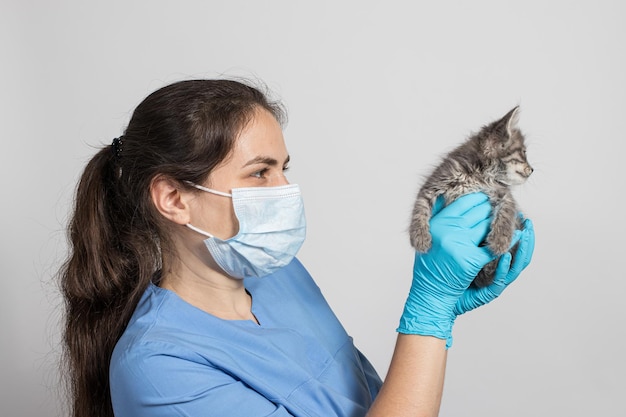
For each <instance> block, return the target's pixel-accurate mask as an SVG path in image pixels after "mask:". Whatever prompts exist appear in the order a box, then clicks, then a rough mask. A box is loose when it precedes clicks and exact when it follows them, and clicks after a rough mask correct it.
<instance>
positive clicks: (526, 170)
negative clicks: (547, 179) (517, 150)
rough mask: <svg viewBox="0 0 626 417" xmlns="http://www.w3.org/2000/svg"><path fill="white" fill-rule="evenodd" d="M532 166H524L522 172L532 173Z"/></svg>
mask: <svg viewBox="0 0 626 417" xmlns="http://www.w3.org/2000/svg"><path fill="white" fill-rule="evenodd" d="M533 171H534V170H533V167H531V166H530V165H527V166H526V168H524V174H526V176H527V177H528V176H530V174H532V173H533Z"/></svg>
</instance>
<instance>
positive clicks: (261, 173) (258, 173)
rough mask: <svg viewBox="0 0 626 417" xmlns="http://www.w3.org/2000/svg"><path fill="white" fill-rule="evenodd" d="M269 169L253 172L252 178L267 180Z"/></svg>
mask: <svg viewBox="0 0 626 417" xmlns="http://www.w3.org/2000/svg"><path fill="white" fill-rule="evenodd" d="M267 170H268V168H263V169H261V170H258V171H255V172H253V173H252V174H251V175H250V176H251V177H254V178H265V174H267Z"/></svg>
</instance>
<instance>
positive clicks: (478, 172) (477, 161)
mask: <svg viewBox="0 0 626 417" xmlns="http://www.w3.org/2000/svg"><path fill="white" fill-rule="evenodd" d="M518 121H519V107H515V108H513V109H512V110H511V111H509V112H508V113H507V114H506V115H505V116H504V117H502V118H501V119H499V120H496V121H494V122H492V123H491V124H489V125H486V126H484V127H483V128H482V129H481V130H480V131H478V132H477V133H475V134H473V135H471V136H470V137H469V138H468V139H467V140H466V141H465V142H464V143H462V144H461V145H460V146H459V147H457V148H456V149H454V150H452V151H451V152H450V153H448V154H447V155H446V156H445V157H444V158H443V160H442V161H441V163H440V164H439V166H437V167H436V168H435V170H434V171H433V172H432V173H431V174H430V176H429V177H427V179H426V181H425V183H424V184H423V186H422V187H421V189H420V190H419V192H418V194H417V197H416V199H415V205H414V207H413V213H412V217H411V224H410V227H409V235H410V240H411V245H412V246H413V247H414V248H415V249H416V250H417V251H419V252H426V251H428V249H430V247H431V244H432V241H431V235H430V230H429V221H430V217H431V213H432V209H433V206H434V204H435V201H436V200H437V198H438V197H439V196H443V198H444V200H445V203H446V204H449V203H450V202H452V201H454V200H455V199H457V198H458V197H460V196H462V195H464V194H468V193H471V192H475V191H482V192H484V193H486V194H487V195H488V196H489V200H490V202H491V204H492V207H493V218H492V223H491V230H490V232H489V234H488V235H487V238H486V240H485V244H486V245H487V246H488V247H489V249H490V250H491V251H492V252H493V253H494V254H495V255H501V254H503V253H505V252H507V251H508V250H509V246H510V244H511V239H512V236H513V232H514V230H515V228H519V227H520V226H521V225H520V219H519V216H518V209H517V204H516V202H515V200H514V198H513V195H512V194H511V186H513V185H519V184H522V183H524V182H525V181H526V179H527V178H528V177H529V176H530V174H531V173H532V172H533V169H532V167H531V166H530V165H529V164H528V161H527V159H526V145H525V144H524V140H525V139H524V135H523V134H522V133H521V131H520V130H519V128H518ZM496 266H497V260H496V261H494V262H492V263H490V264H488V265H487V266H485V268H483V270H482V271H481V272H480V274H479V275H478V276H477V277H476V279H475V280H474V284H475V285H477V286H479V287H482V286H485V285H489V284H490V283H491V282H492V281H493V275H494V272H495V269H496Z"/></svg>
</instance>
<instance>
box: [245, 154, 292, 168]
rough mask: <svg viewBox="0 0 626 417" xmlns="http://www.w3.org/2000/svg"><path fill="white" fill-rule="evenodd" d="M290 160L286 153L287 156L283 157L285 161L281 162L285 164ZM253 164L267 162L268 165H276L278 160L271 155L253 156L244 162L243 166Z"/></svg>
mask: <svg viewBox="0 0 626 417" xmlns="http://www.w3.org/2000/svg"><path fill="white" fill-rule="evenodd" d="M289 160H290V157H289V155H287V158H286V159H285V162H284V163H283V165H286V164H287V163H288V162H289ZM255 164H267V165H270V166H276V165H278V161H277V160H276V159H274V158H272V157H269V156H257V157H256V158H253V159H251V160H249V161H248V162H246V163H245V164H244V165H243V167H247V166H250V165H255Z"/></svg>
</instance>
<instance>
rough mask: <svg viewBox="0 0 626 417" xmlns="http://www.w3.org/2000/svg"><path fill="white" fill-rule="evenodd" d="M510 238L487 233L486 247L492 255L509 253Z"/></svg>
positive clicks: (509, 236)
mask: <svg viewBox="0 0 626 417" xmlns="http://www.w3.org/2000/svg"><path fill="white" fill-rule="evenodd" d="M511 239H512V236H511V235H509V234H503V233H498V234H496V233H493V232H491V233H489V235H487V246H488V247H489V250H491V253H493V254H494V255H502V254H505V253H507V252H508V251H509V246H510V245H511Z"/></svg>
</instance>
